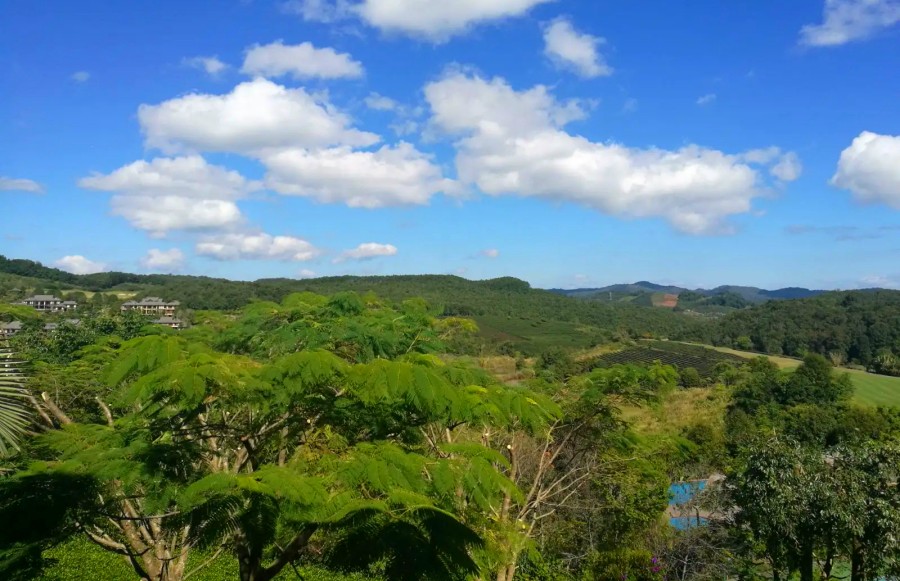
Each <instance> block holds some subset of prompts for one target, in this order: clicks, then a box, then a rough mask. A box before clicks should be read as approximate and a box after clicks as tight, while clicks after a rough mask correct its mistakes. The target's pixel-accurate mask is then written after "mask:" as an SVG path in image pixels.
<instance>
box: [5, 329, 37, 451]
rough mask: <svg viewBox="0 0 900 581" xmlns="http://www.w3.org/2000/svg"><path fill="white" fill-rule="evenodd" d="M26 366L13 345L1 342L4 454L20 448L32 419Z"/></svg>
mask: <svg viewBox="0 0 900 581" xmlns="http://www.w3.org/2000/svg"><path fill="white" fill-rule="evenodd" d="M23 367H24V362H23V361H20V360H19V359H17V358H16V356H15V354H14V353H13V351H12V349H10V348H9V345H7V344H6V343H0V456H6V455H8V454H9V452H10V450H18V448H19V445H18V444H19V438H20V437H21V436H22V434H23V433H24V432H25V430H26V429H27V427H28V423H29V421H30V419H31V414H30V412H29V405H28V399H27V396H28V393H27V392H26V391H25V375H24V373H23Z"/></svg>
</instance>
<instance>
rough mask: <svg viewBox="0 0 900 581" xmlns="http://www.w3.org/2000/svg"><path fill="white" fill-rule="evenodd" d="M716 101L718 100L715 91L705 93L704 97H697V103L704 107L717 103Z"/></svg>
mask: <svg viewBox="0 0 900 581" xmlns="http://www.w3.org/2000/svg"><path fill="white" fill-rule="evenodd" d="M715 101H716V94H715V93H707V94H706V95H703V96H702V97H700V98H698V99H697V104H698V105H700V106H701V107H703V106H704V105H712V104H713V103H715Z"/></svg>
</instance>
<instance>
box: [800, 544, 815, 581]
mask: <svg viewBox="0 0 900 581" xmlns="http://www.w3.org/2000/svg"><path fill="white" fill-rule="evenodd" d="M800 581H813V546H812V543H809V544H808V545H806V546H805V547H803V553H802V554H801V555H800Z"/></svg>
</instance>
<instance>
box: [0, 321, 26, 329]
mask: <svg viewBox="0 0 900 581" xmlns="http://www.w3.org/2000/svg"><path fill="white" fill-rule="evenodd" d="M2 328H3V329H6V330H7V331H21V330H22V321H12V322H10V323H4V324H3V325H2Z"/></svg>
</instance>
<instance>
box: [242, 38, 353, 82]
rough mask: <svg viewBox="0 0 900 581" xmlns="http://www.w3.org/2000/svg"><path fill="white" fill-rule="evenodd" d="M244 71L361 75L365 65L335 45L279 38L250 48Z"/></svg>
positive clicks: (275, 74)
mask: <svg viewBox="0 0 900 581" xmlns="http://www.w3.org/2000/svg"><path fill="white" fill-rule="evenodd" d="M241 72H243V73H245V74H248V75H255V76H263V77H282V76H285V75H291V76H292V77H293V78H295V79H311V78H320V79H340V78H356V77H361V76H362V75H363V67H362V65H361V64H360V63H359V62H358V61H355V60H353V58H352V57H351V56H350V55H349V54H347V53H342V52H337V51H335V50H334V49H333V48H316V47H314V46H313V45H312V43H309V42H304V43H303V44H297V45H293V46H292V45H285V44H283V43H282V41H280V40H278V41H275V42H273V43H272V44H267V45H264V46H260V45H258V44H257V45H254V46H252V47H251V48H249V49H248V50H247V54H246V56H245V57H244V66H243V67H242V68H241Z"/></svg>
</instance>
